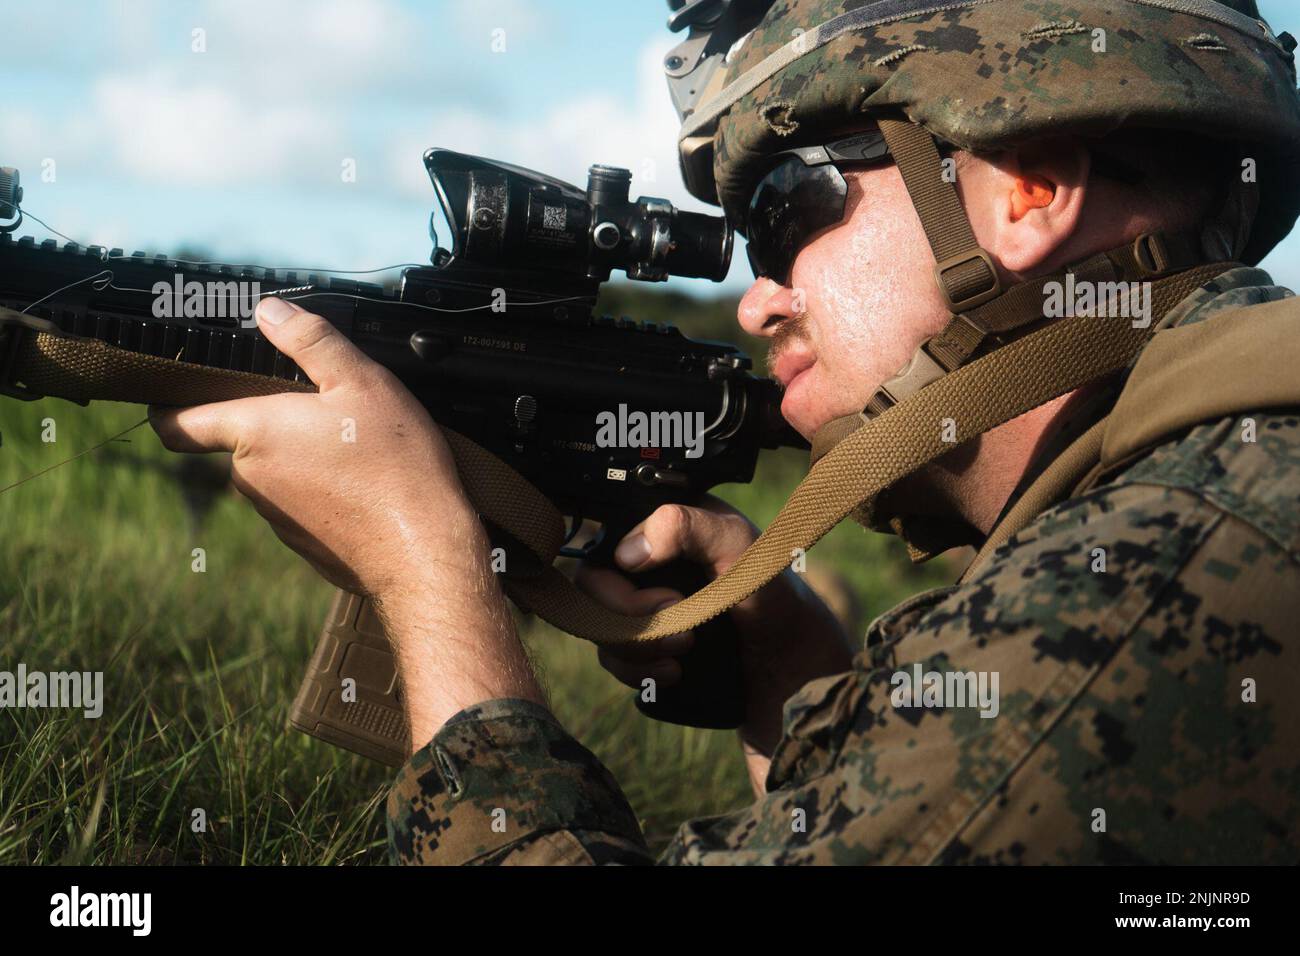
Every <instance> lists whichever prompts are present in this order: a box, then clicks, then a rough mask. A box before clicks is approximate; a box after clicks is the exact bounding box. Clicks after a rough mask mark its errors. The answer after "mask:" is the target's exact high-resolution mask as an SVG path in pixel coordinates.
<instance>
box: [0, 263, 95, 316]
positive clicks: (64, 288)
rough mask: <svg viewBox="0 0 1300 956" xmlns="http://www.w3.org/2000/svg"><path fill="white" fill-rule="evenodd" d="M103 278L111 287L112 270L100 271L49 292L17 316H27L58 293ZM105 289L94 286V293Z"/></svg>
mask: <svg viewBox="0 0 1300 956" xmlns="http://www.w3.org/2000/svg"><path fill="white" fill-rule="evenodd" d="M104 276H108V283H109V284H110V285H111V284H112V282H113V272H112V270H110V269H101V270H100V271H99V272H96V273H95V274H94V275H93V276H86V278H84V279H78V280H77V281H76V282H69V283H68V284H67V285H65V286H64V287H63V288H62V289H55V290H54V291H53V292H51V293H50V294H49V295H47V296H42V297H41V298H39V299H37V300H36V301H35V302H33V303H32V304H31V305H29V306H28V307H27V308H25V309H23V311H22V312H20V313H19V315H26V314H27V313H28V312H30V311H31V310H32V309H34V308H36V307H37V306H38V305H40V304H41V303H42V302H44V301H45V300H46V299H52V298H54V297H55V296H56V295H58V294H59V293H60V292H64V291H66V290H68V289H71V288H73V287H74V286H79V285H81V284H82V283H83V282H91V281H93V280H95V279H101V278H103V277H104ZM105 288H106V287H105V286H95V291H96V292H102V291H104V289H105Z"/></svg>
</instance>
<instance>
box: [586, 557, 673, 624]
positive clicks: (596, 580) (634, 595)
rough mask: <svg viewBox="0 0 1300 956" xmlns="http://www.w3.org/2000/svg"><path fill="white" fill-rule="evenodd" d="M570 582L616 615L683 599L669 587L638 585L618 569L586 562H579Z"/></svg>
mask: <svg viewBox="0 0 1300 956" xmlns="http://www.w3.org/2000/svg"><path fill="white" fill-rule="evenodd" d="M573 583H574V584H576V585H577V586H578V588H579V589H580V590H582V591H585V592H586V593H587V594H589V595H590V596H591V597H593V598H595V599H596V601H597V602H599V603H600V604H603V605H604V606H605V607H607V608H609V609H610V610H611V611H617V612H618V613H619V614H632V615H638V616H639V615H642V614H650V613H652V612H654V611H657V610H659V608H661V607H663V606H664V605H665V604H669V603H674V604H675V603H676V602H678V601H680V600H681V599H682V595H681V594H680V593H679V592H677V591H674V590H672V589H671V588H638V587H637V586H636V585H635V584H633V583H632V582H631V581H629V580H628V579H627V578H626V577H624V576H623V575H621V574H619V573H618V572H617V571H611V570H609V569H608V568H597V567H593V566H591V565H589V564H580V565H578V573H577V574H575V575H574V576H573Z"/></svg>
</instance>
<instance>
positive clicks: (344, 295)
mask: <svg viewBox="0 0 1300 956" xmlns="http://www.w3.org/2000/svg"><path fill="white" fill-rule="evenodd" d="M272 294H273V295H279V293H272ZM320 295H335V296H340V297H341V298H344V299H356V300H357V301H358V302H373V301H375V300H374V299H367V298H366V297H365V296H363V295H352V294H351V293H348V292H330V291H327V290H324V289H322V290H320V291H319V292H305V293H303V294H302V295H295V296H292V297H289V298H290V301H294V302H296V301H298V300H299V299H311V298H314V297H316V296H320ZM583 298H585V296H580V295H571V296H566V297H565V298H563V299H541V300H539V301H537V302H503V303H502V304H503V305H506V306H512V307H514V308H519V307H521V306H526V305H528V306H532V305H555V304H556V303H559V302H575V301H579V300H581V299H583ZM390 304H391V305H404V306H408V307H409V308H412V309H424V310H425V311H426V312H450V313H459V312H479V311H482V310H483V309H490V308H492V306H493V305H494V303H492V302H489V303H487V304H486V305H471V306H468V307H467V308H464V309H440V308H438V307H437V306H435V305H421V304H420V303H418V302H401V301H399V300H396V299H394V300H393V301H392V302H391V303H390Z"/></svg>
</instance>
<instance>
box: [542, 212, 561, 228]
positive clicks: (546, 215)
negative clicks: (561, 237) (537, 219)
mask: <svg viewBox="0 0 1300 956" xmlns="http://www.w3.org/2000/svg"><path fill="white" fill-rule="evenodd" d="M564 220H565V209H564V207H563V206H543V207H542V228H543V229H561V230H562V229H563V228H564Z"/></svg>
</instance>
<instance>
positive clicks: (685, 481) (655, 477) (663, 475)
mask: <svg viewBox="0 0 1300 956" xmlns="http://www.w3.org/2000/svg"><path fill="white" fill-rule="evenodd" d="M632 475H633V477H635V478H636V480H637V481H639V482H641V484H643V485H646V486H647V487H652V486H654V485H668V486H669V487H672V488H686V487H688V486H689V485H690V479H689V478H687V477H686V475H684V474H683V473H682V472H680V471H670V470H669V469H667V468H656V467H655V466H654V465H652V464H650V463H649V462H644V461H643V462H642V463H641V464H639V465H637V466H636V470H635V471H634V472H632Z"/></svg>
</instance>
